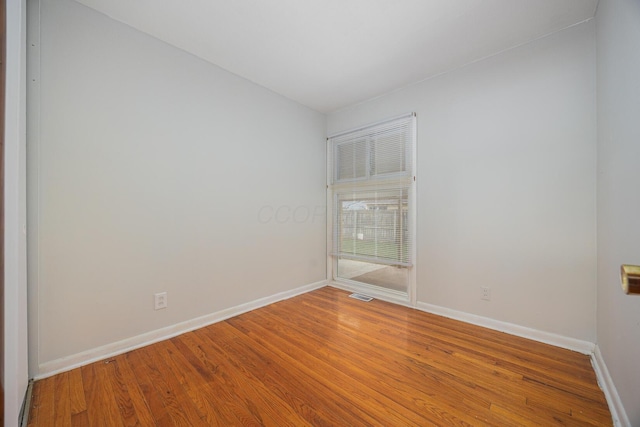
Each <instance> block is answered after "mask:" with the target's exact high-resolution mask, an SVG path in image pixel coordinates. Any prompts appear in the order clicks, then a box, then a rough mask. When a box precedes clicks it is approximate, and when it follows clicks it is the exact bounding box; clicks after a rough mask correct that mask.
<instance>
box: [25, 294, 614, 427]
mask: <svg viewBox="0 0 640 427" xmlns="http://www.w3.org/2000/svg"><path fill="white" fill-rule="evenodd" d="M176 425H178V426H236V425H238V426H240V425H242V426H262V425H265V426H307V425H309V426H376V425H381V426H431V425H441V426H451V425H457V426H465V425H470V426H486V425H490V426H517V425H531V426H547V425H549V426H551V425H585V426H592V425H593V426H606V425H612V422H611V414H610V412H609V409H608V407H607V404H606V401H605V398H604V395H603V393H602V391H601V390H600V388H599V387H598V385H597V382H596V377H595V374H594V371H593V369H592V367H591V364H590V361H589V357H588V356H585V355H582V354H579V353H576V352H572V351H568V350H563V349H559V348H556V347H552V346H549V345H545V344H541V343H537V342H535V341H530V340H526V339H523V338H518V337H514V336H511V335H507V334H504V333H500V332H496V331H492V330H489V329H484V328H481V327H476V326H473V325H469V324H466V323H462V322H457V321H454V320H450V319H446V318H443V317H439V316H435V315H431V314H427V313H423V312H420V311H416V310H412V309H409V308H405V307H401V306H397V305H394V304H390V303H386V302H382V301H377V300H374V301H371V302H368V303H366V302H361V301H357V300H355V299H352V298H348V293H346V292H344V291H341V290H337V289H334V288H329V287H326V288H322V289H319V290H316V291H313V292H310V293H307V294H304V295H301V296H298V297H295V298H291V299H289V300H286V301H282V302H278V303H276V304H272V305H270V306H268V307H264V308H261V309H258V310H254V311H252V312H249V313H245V314H242V315H240V316H237V317H234V318H231V319H229V320H226V321H223V322H220V323H216V324H214V325H211V326H208V327H206V328H202V329H199V330H196V331H194V332H189V333H186V334H183V335H180V336H178V337H176V338H172V339H169V340H167V341H163V342H160V343H157V344H153V345H150V346H147V347H144V348H141V349H138V350H134V351H131V352H129V353H126V354H123V355H120V356H116V357H113V358H111V359H108V360H105V361H101V362H96V363H93V364H91V365H87V366H84V367H82V368H78V369H74V370H72V371H69V372H65V373H62V374H59V375H56V376H53V377H50V378H46V379H43V380H40V381H37V382H36V383H35V385H34V392H33V398H32V405H31V408H30V416H29V426H32V427H35V426H109V427H111V426H123V427H124V426H176Z"/></svg>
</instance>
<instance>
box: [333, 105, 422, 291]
mask: <svg viewBox="0 0 640 427" xmlns="http://www.w3.org/2000/svg"><path fill="white" fill-rule="evenodd" d="M414 135H415V116H414V115H413V114H412V115H407V116H403V117H400V118H395V119H391V120H387V121H385V122H381V123H379V124H376V125H372V126H368V127H365V128H361V129H357V130H354V131H350V132H345V133H342V134H339V135H336V136H333V137H330V138H329V139H328V143H329V153H330V155H329V159H331V163H330V171H331V172H330V176H331V180H330V188H329V192H330V197H331V198H332V200H331V204H332V206H333V212H332V223H333V226H332V237H333V238H332V240H333V247H332V250H331V255H332V256H333V257H334V260H335V262H336V264H337V276H338V278H340V279H349V280H353V281H357V282H363V283H368V284H370V285H374V286H381V287H387V288H393V289H395V290H398V291H403V292H406V291H407V277H408V276H407V274H406V269H407V268H409V267H411V266H412V263H413V259H412V253H413V250H412V248H413V230H412V225H411V224H412V221H411V220H412V218H411V205H412V204H413V183H414V172H413V156H412V154H413V146H414V139H415V137H414Z"/></svg>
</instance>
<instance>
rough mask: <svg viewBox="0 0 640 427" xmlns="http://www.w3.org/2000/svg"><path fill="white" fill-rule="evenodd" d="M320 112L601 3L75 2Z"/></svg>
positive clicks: (574, 18) (574, 17)
mask: <svg viewBox="0 0 640 427" xmlns="http://www.w3.org/2000/svg"><path fill="white" fill-rule="evenodd" d="M77 1H79V2H80V3H83V4H85V5H87V6H89V7H91V8H93V9H96V10H98V11H100V12H102V13H104V14H106V15H108V16H110V17H112V18H113V19H116V20H118V21H121V22H123V23H125V24H128V25H130V26H131V27H134V28H136V29H138V30H140V31H143V32H145V33H148V34H150V35H152V36H154V37H156V38H158V39H160V40H163V41H165V42H167V43H169V44H172V45H174V46H176V47H179V48H181V49H183V50H186V51H188V52H191V53H192V54H194V55H196V56H199V57H201V58H203V59H205V60H207V61H209V62H211V63H213V64H216V65H218V66H219V67H222V68H224V69H226V70H228V71H230V72H232V73H234V74H237V75H240V76H242V77H244V78H246V79H248V80H251V81H253V82H255V83H257V84H259V85H262V86H264V87H267V88H269V89H271V90H273V91H274V92H277V93H279V94H282V95H284V96H286V97H288V98H290V99H292V100H295V101H297V102H299V103H301V104H303V105H306V106H308V107H311V108H313V109H315V110H318V111H320V112H330V111H334V110H337V109H340V108H343V107H346V106H349V105H352V104H355V103H358V102H361V101H364V100H367V99H370V98H373V97H376V96H379V95H381V94H384V93H386V92H389V91H392V90H394V89H398V88H400V87H404V86H407V85H409V84H411V83H415V82H417V81H420V80H423V79H426V78H428V77H430V76H434V75H436V74H439V73H442V72H444V71H447V70H451V69H454V68H457V67H460V66H462V65H464V64H467V63H469V62H473V61H475V60H478V59H481V58H484V57H486V56H489V55H493V54H495V53H498V52H500V51H503V50H505V49H509V48H512V47H514V46H518V45H520V44H523V43H526V42H529V41H531V40H534V39H536V38H539V37H542V36H544V35H547V34H550V33H553V32H556V31H558V30H561V29H563V28H566V27H569V26H571V25H574V24H576V23H579V22H582V21H584V20H587V19H589V18H592V17H593V16H594V14H595V10H596V6H597V1H598V0H271V1H268V0H190V1H185V0H77Z"/></svg>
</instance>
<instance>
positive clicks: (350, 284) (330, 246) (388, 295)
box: [326, 113, 418, 306]
mask: <svg viewBox="0 0 640 427" xmlns="http://www.w3.org/2000/svg"><path fill="white" fill-rule="evenodd" d="M409 116H411V117H412V126H411V132H412V138H413V144H412V147H411V151H410V152H409V151H408V152H407V153H406V156H407V157H408V159H407V161H409V162H411V170H410V172H411V175H410V185H409V187H408V202H407V203H408V205H409V233H411V241H412V245H411V247H410V248H409V251H410V258H411V260H412V266H411V267H406V268H407V269H408V279H407V282H408V283H407V292H400V291H396V290H393V289H386V288H382V287H379V286H373V285H369V284H367V283H363V282H357V281H354V280H350V279H345V278H340V277H338V257H337V256H334V255H333V251H334V230H333V225H334V221H335V218H334V205H335V203H336V201H335V197H334V196H335V192H334V189H333V188H332V184H333V183H334V181H337V182H339V183H346V182H349V181H351V182H353V181H365V180H368V179H370V178H369V173H370V171H369V168H370V167H369V166H367V176H366V177H363V178H355V179H343V180H339V181H338V180H337V176H336V175H334V174H335V173H337V172H336V171H334V168H333V164H335V162H336V159H335V157H334V156H335V153H334V152H333V147H332V144H331V143H330V139H331V138H335V137H337V136H340V135H343V134H346V133H351V132H356V131H359V130H364V129H366V128H369V127H373V126H378V125H382V124H384V123H387V122H390V121H393V120H398V119H401V118H405V117H409ZM417 141H418V140H417V123H416V114H415V113H411V114H403V115H400V116H396V117H392V118H389V119H385V120H381V121H378V122H375V123H370V124H367V125H365V126H360V127H358V128H354V129H350V130H347V131H343V132H339V133H336V134H334V135H331V136H329V137H328V138H327V157H326V158H327V160H328V161H327V165H326V166H327V174H326V176H327V194H326V197H327V199H326V200H327V278H328V281H329V284H330V285H332V286H334V287H336V288H340V289H344V290H347V291H350V292H358V293H363V294H366V295H370V296H372V297H375V298H379V299H382V300H387V301H392V302H395V303H400V304H403V305H408V306H415V305H416V300H417V296H416V271H417V266H416V264H417V262H416V254H417V250H416V248H417V244H418V241H417V237H418V235H417V229H416V223H417V221H416V216H417V207H416V187H417V176H418V170H417V161H416V159H417ZM384 175H385V177H384V178H387V179H388V178H389V175H392V176H394V175H395V176H397V177H398V178H403V177H406V176H407V175H406V173H405V172H392V173H391V174H384Z"/></svg>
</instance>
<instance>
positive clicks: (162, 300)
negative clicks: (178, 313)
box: [153, 292, 167, 310]
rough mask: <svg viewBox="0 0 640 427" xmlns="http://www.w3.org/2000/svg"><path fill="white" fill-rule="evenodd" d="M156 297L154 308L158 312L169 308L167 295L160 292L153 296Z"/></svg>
mask: <svg viewBox="0 0 640 427" xmlns="http://www.w3.org/2000/svg"><path fill="white" fill-rule="evenodd" d="M153 297H154V308H155V309H156V310H160V309H162V308H167V293H166V292H160V293H157V294H154V295H153Z"/></svg>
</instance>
